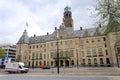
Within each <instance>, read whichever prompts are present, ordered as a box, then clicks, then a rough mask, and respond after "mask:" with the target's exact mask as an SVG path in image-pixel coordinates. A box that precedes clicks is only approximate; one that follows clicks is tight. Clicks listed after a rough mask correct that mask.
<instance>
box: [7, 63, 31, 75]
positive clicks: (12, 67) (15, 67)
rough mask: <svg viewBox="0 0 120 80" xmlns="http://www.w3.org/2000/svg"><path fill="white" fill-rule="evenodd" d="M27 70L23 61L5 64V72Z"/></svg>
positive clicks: (24, 71)
mask: <svg viewBox="0 0 120 80" xmlns="http://www.w3.org/2000/svg"><path fill="white" fill-rule="evenodd" d="M28 71H29V69H28V68H26V67H25V65H24V63H23V62H13V63H6V65H5V72H8V73H27V72H28Z"/></svg>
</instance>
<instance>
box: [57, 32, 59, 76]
mask: <svg viewBox="0 0 120 80" xmlns="http://www.w3.org/2000/svg"><path fill="white" fill-rule="evenodd" d="M57 73H58V74H59V40H58V32H57Z"/></svg>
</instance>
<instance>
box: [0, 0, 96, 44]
mask: <svg viewBox="0 0 120 80" xmlns="http://www.w3.org/2000/svg"><path fill="white" fill-rule="evenodd" d="M66 5H68V6H70V7H71V11H72V18H73V21H74V29H75V30H77V29H79V28H80V26H82V27H83V28H92V27H95V26H94V25H93V24H94V22H95V19H94V17H93V14H94V9H95V5H96V1H95V0H0V44H2V43H11V44H16V43H17V42H18V40H19V38H20V37H21V35H22V33H23V31H24V30H25V29H27V32H28V36H29V37H31V36H33V35H34V34H36V36H40V35H46V33H47V32H49V33H50V34H51V33H52V32H53V31H54V27H59V25H60V24H61V23H62V18H63V12H64V8H65V7H66ZM26 22H28V27H27V26H26Z"/></svg>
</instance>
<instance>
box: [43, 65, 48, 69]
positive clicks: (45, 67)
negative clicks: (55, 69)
mask: <svg viewBox="0 0 120 80" xmlns="http://www.w3.org/2000/svg"><path fill="white" fill-rule="evenodd" d="M42 69H50V66H44V67H42Z"/></svg>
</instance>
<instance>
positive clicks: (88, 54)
mask: <svg viewBox="0 0 120 80" xmlns="http://www.w3.org/2000/svg"><path fill="white" fill-rule="evenodd" d="M90 56H91V53H90V48H87V57H90Z"/></svg>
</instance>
